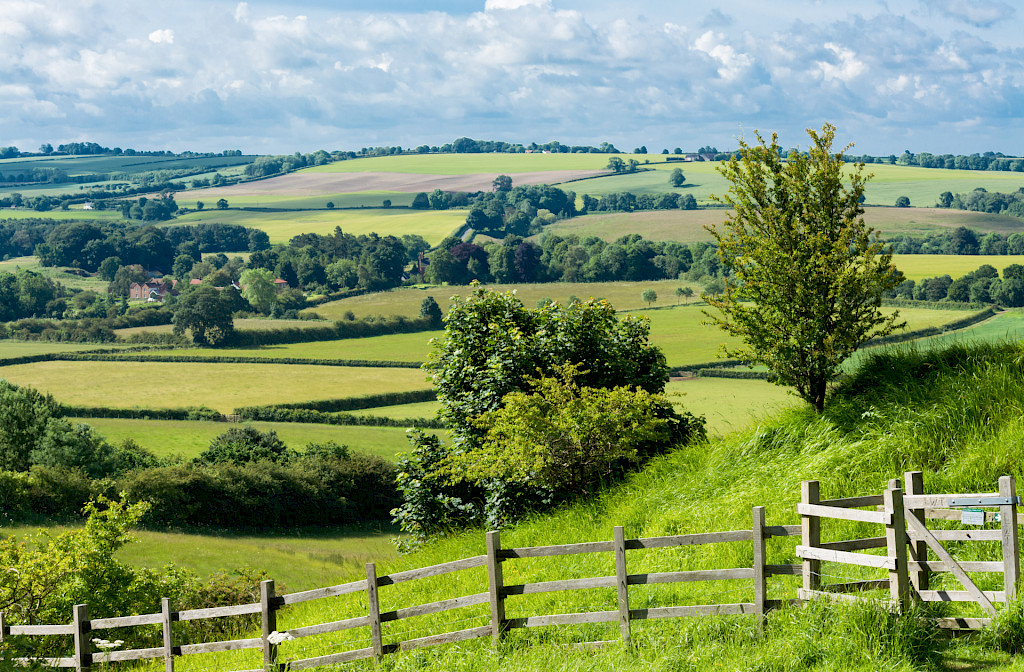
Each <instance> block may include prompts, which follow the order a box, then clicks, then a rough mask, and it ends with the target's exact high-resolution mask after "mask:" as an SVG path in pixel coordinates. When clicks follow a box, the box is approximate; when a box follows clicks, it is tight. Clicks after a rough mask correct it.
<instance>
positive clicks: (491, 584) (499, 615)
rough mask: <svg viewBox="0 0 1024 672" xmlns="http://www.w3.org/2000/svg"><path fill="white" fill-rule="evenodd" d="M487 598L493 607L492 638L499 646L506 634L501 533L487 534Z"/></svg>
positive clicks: (492, 532)
mask: <svg viewBox="0 0 1024 672" xmlns="http://www.w3.org/2000/svg"><path fill="white" fill-rule="evenodd" d="M486 549H487V596H488V602H490V605H491V637H492V638H493V639H494V643H495V644H497V643H498V642H500V641H501V638H502V637H503V636H504V634H505V628H506V624H505V598H504V597H502V594H501V593H502V590H503V588H504V586H505V577H504V574H503V573H502V569H501V557H500V553H501V532H499V531H497V530H494V531H491V532H488V533H487V536H486Z"/></svg>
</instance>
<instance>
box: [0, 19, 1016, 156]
mask: <svg viewBox="0 0 1024 672" xmlns="http://www.w3.org/2000/svg"><path fill="white" fill-rule="evenodd" d="M1022 11H1024V8H1022ZM1022 29H1024V21H1022V15H1021V11H1018V10H1017V9H1016V7H1015V6H1014V4H1011V3H1010V2H1003V1H1002V0H889V1H884V0H862V1H860V2H855V3H851V2H849V0H772V2H765V1H764V0H450V1H442V0H298V1H285V0H249V1H248V2H237V0H233V1H225V0H201V1H194V0H175V1H174V2H159V3H148V2H145V3H144V2H138V0H0V146H8V145H14V146H17V147H19V148H20V149H22V150H25V151H35V150H37V149H38V148H39V146H40V145H41V144H42V143H44V142H48V143H52V144H53V145H54V147H56V146H57V145H58V144H62V143H66V142H73V141H89V142H98V143H100V144H102V145H106V146H110V147H114V146H118V147H125V148H127V147H133V148H136V149H169V150H173V151H183V150H192V151H221V150H224V149H241V150H242V151H243V152H246V153H261V154H266V153H278V154H280V153H291V152H294V151H303V152H308V151H313V150H316V149H326V150H328V151H332V150H358V149H360V148H362V147H373V146H377V145H391V146H393V145H401V146H403V147H415V146H417V145H421V144H427V145H441V144H444V143H445V142H451V141H452V140H454V139H456V138H458V137H462V136H468V137H471V138H476V139H487V140H504V141H506V142H518V143H523V144H528V143H530V142H538V143H544V142H548V141H551V140H558V141H560V142H562V143H565V144H569V145H573V144H583V145H599V144H600V143H602V142H611V143H613V144H614V145H615V146H616V147H618V148H619V149H620V150H624V151H628V150H632V149H633V148H634V147H639V146H641V145H644V146H646V147H647V149H648V151H651V152H660V151H661V150H662V149H665V148H667V149H669V150H672V149H674V148H676V147H681V148H682V149H683V150H684V151H695V150H696V149H697V148H698V147H701V146H705V145H710V146H715V147H718V148H719V149H720V150H726V149H732V148H735V147H736V146H737V140H738V138H745V139H746V140H747V141H752V140H753V137H754V132H755V131H760V132H761V133H762V134H771V133H772V132H778V134H779V140H780V143H781V144H782V145H783V146H785V147H806V146H807V136H806V133H805V129H807V128H821V126H822V125H823V124H824V123H826V122H828V123H832V124H834V125H835V126H836V127H837V128H838V132H837V139H838V140H839V141H840V142H841V143H842V144H846V143H850V142H852V143H854V148H853V149H852V150H851V152H852V153H856V154H860V153H867V154H874V155H888V154H900V153H902V152H903V151H904V150H909V151H911V152H914V153H918V152H932V153H935V154H940V153H954V154H956V153H963V154H969V153H973V152H984V151H999V152H1003V153H1005V154H1008V155H1016V156H1020V155H1022V154H1024V123H1022V116H1024V47H1022V46H1021V44H1022V42H1021V39H1020V37H1021V32H1022Z"/></svg>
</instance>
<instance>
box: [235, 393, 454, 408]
mask: <svg viewBox="0 0 1024 672" xmlns="http://www.w3.org/2000/svg"><path fill="white" fill-rule="evenodd" d="M436 400H437V392H436V391H435V390H433V389H430V390H412V391H410V392H383V393H381V394H367V395H365V396H362V397H345V398H344V399H315V400H313V401H300V402H296V403H294V404H267V405H266V406H261V407H260V408H307V409H309V410H312V411H323V412H334V411H360V410H362V409H364V408H377V407H378V406H399V405H401V404H419V403H422V402H425V401H436ZM239 410H240V409H235V413H238V412H239Z"/></svg>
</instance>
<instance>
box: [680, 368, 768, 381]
mask: <svg viewBox="0 0 1024 672" xmlns="http://www.w3.org/2000/svg"><path fill="white" fill-rule="evenodd" d="M696 373H697V375H698V376H700V377H701V378H741V379H743V380H769V379H770V378H771V374H770V373H769V372H768V371H745V370H741V369H725V368H707V369H697V371H696Z"/></svg>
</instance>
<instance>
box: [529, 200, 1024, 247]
mask: <svg viewBox="0 0 1024 672" xmlns="http://www.w3.org/2000/svg"><path fill="white" fill-rule="evenodd" d="M727 212H728V211H727V210H724V209H719V208H712V209H706V210H647V211H642V212H609V213H603V212H601V213H595V214H592V215H583V216H581V217H573V218H572V219H565V220H561V221H559V222H555V223H554V224H551V225H549V226H545V227H544V231H543V232H542V233H540V234H538V235H536V236H534V237H533V240H537V239H539V238H540V237H541V236H543V235H544V234H545V233H553V234H556V235H559V236H568V235H576V236H580V237H581V238H582V237H585V236H597V237H598V238H601V239H602V240H606V241H608V242H611V241H614V240H617V239H619V238H621V237H622V236H628V235H631V234H639V235H641V236H643V237H644V238H646V239H648V240H674V241H678V242H682V243H693V242H698V241H707V242H710V241H711V240H712V238H711V234H710V233H708V232H707V230H706V229H705V228H704V227H705V226H715V225H718V224H721V223H722V222H724V221H725V218H726V215H727ZM864 221H865V222H866V223H867V225H868V226H870V227H872V228H874V229H877V230H878V232H879V233H880V234H881V235H882V236H885V237H892V236H897V235H911V236H918V237H920V236H924V235H927V234H929V233H936V232H939V231H947V230H949V229H954V228H956V227H958V226H966V227H967V228H970V229H974V230H975V231H980V232H986V233H987V232H989V231H994V232H996V233H1002V234H1010V233H1015V232H1020V231H1024V220H1022V219H1020V218H1018V217H1011V216H1009V215H990V214H986V213H983V212H967V211H966V210H947V209H944V208H881V207H869V208H866V209H865V212H864Z"/></svg>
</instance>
